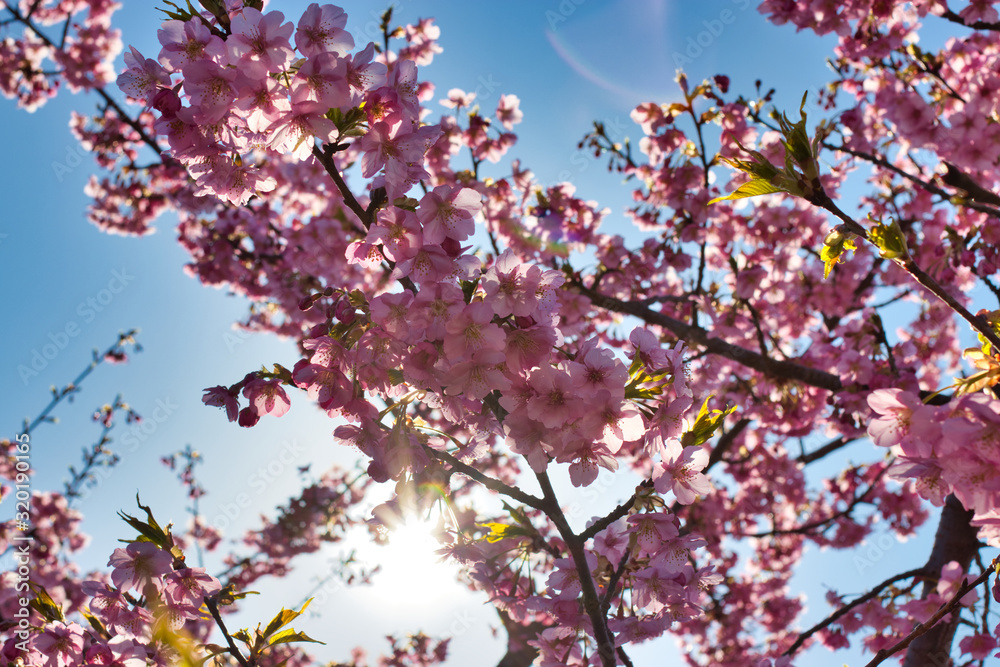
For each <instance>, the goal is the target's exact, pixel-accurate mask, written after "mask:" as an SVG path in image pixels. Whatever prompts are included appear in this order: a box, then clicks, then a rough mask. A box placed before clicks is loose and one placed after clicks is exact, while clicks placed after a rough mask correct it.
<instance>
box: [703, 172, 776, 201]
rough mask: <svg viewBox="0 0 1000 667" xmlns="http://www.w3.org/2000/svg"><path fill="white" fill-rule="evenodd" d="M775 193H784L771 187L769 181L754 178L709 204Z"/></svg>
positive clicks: (774, 186)
mask: <svg viewBox="0 0 1000 667" xmlns="http://www.w3.org/2000/svg"><path fill="white" fill-rule="evenodd" d="M775 192H784V190H782V189H781V188H779V187H778V186H776V185H773V184H772V183H771V182H770V181H765V180H764V179H763V178H755V179H753V180H752V181H747V182H746V183H744V184H743V185H741V186H740V187H738V188H736V190H735V191H734V192H732V193H730V194H728V195H726V196H725V197H716V198H715V199H713V200H712V201H710V202H708V203H709V204H714V203H716V202H720V201H726V200H727V199H744V198H746V197H756V196H758V195H769V194H773V193H775Z"/></svg>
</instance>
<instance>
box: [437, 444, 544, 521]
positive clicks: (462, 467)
mask: <svg viewBox="0 0 1000 667" xmlns="http://www.w3.org/2000/svg"><path fill="white" fill-rule="evenodd" d="M422 446H423V448H424V451H425V452H427V454H428V455H430V456H431V457H433V458H435V459H437V460H438V461H441V462H443V463H447V464H448V465H450V466H451V467H452V469H453V470H454V471H455V472H460V473H462V474H463V475H465V476H466V477H469V478H471V479H474V480H476V481H477V482H479V483H480V484H482V485H483V486H485V487H486V488H487V489H490V490H491V491H495V492H497V493H499V494H501V495H505V496H509V497H510V498H513V499H514V500H516V501H518V502H519V503H522V504H524V505H527V506H528V507H531V508H533V509H536V510H539V511H543V512H544V511H546V510H547V508H548V503H546V501H545V500H544V499H542V498H539V497H537V496H533V495H531V494H530V493H525V492H524V491H522V490H520V489H518V488H516V487H513V486H508V485H506V484H504V483H503V482H501V481H500V480H498V479H494V478H493V477H490V476H489V475H484V474H483V473H481V472H479V471H478V470H476V469H475V468H473V467H472V466H469V465H466V464H464V463H462V462H461V461H459V460H458V459H457V458H455V457H454V456H452V455H451V454H449V453H448V452H442V451H438V450H436V449H433V448H431V447H428V446H427V445H422Z"/></svg>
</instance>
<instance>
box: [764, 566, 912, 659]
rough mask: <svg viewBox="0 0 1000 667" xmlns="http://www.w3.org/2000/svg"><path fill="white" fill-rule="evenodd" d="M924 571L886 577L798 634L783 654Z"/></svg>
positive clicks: (792, 650) (789, 653) (790, 653)
mask: <svg viewBox="0 0 1000 667" xmlns="http://www.w3.org/2000/svg"><path fill="white" fill-rule="evenodd" d="M924 572H925V570H924V568H922V567H920V568H917V569H915V570H909V571H908V572H903V573H902V574H897V575H895V576H893V577H889V578H888V579H886V580H885V581H883V582H882V583H881V584H879V585H877V586H875V588H873V589H871V590H870V591H868V592H867V593H865V594H864V595H862V596H860V597H858V598H856V599H854V600H852V601H851V602H849V603H847V604H845V605H844V606H843V607H841V608H839V609H838V610H837V611H835V612H833V613H832V614H830V615H829V616H827V617H826V618H824V619H823V620H822V621H820V622H819V623H817V624H816V625H814V626H812V627H811V628H809V629H808V630H806V631H805V632H803V633H801V634H800V635H799V636H798V638H796V640H795V643H794V644H792V645H791V646H789V647H788V650H786V651H785V652H784V653H783V654H782V655H792V654H793V653H795V652H796V651H798V650H799V649H800V648H801V647H802V645H803V644H805V642H806V640H807V639H809V638H810V637H811V636H813V635H814V634H816V633H817V632H819V631H820V630H822V629H824V628H826V627H829V626H830V625H831V624H832V623H834V622H836V621H837V619H839V618H840V617H841V616H843V615H844V614H846V613H847V612H849V611H851V610H852V609H854V608H855V607H858V606H860V605H863V604H864V603H866V602H868V601H869V600H874V599H875V598H876V597H878V595H879V593H881V592H882V591H884V590H885V589H886V588H888V587H889V586H892V585H893V584H894V583H896V582H897V581H903V580H904V579H910V578H912V577H918V576H921V575H923V574H924Z"/></svg>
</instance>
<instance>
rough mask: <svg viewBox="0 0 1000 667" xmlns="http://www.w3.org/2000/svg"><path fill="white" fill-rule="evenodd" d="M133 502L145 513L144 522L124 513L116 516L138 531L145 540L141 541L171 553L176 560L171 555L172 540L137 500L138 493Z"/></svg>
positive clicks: (148, 510) (174, 554) (149, 511)
mask: <svg viewBox="0 0 1000 667" xmlns="http://www.w3.org/2000/svg"><path fill="white" fill-rule="evenodd" d="M135 502H136V504H137V505H138V506H139V509H141V510H142V511H144V512H145V513H146V521H143V520H142V519H137V518H136V517H134V516H132V515H130V514H125V513H124V512H118V516H120V517H121V518H122V519H124V520H125V522H126V523H128V525H130V526H132V527H133V528H135V529H136V530H137V531H139V534H140V535H142V538H145V539H141V541H147V542H152V543H153V544H155V545H156V546H158V547H160V548H161V549H165V550H167V551H171V555H173V556H174V557H175V558H176V557H177V554H176V553H173V546H174V543H173V538H171V537H170V535H169V533H168V532H167V531H165V530H164V529H163V528H161V527H160V524H158V523H157V522H156V519H154V518H153V512H152V511H151V510H150V509H149V508H148V507H146V506H145V505H143V504H142V502H141V501H140V500H139V494H138V493H137V494H135Z"/></svg>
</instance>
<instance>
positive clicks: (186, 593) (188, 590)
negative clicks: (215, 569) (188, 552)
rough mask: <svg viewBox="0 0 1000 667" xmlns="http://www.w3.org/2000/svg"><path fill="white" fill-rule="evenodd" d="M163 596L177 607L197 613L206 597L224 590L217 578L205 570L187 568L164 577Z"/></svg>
mask: <svg viewBox="0 0 1000 667" xmlns="http://www.w3.org/2000/svg"><path fill="white" fill-rule="evenodd" d="M163 582H164V583H163V595H164V596H165V597H166V598H167V599H168V600H169V601H170V602H171V603H172V604H173V605H174V606H176V607H178V608H181V609H189V610H191V611H192V612H197V611H198V609H200V608H201V605H202V603H203V602H204V600H205V597H206V596H209V595H213V594H215V593H218V592H219V591H220V590H222V585H221V584H220V583H219V580H218V579H216V578H215V577H213V576H211V575H210V574H207V573H206V572H205V569H204V568H200V567H195V568H191V567H187V568H184V569H182V570H175V571H173V572H169V573H168V574H167V575H166V576H165V577H163Z"/></svg>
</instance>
